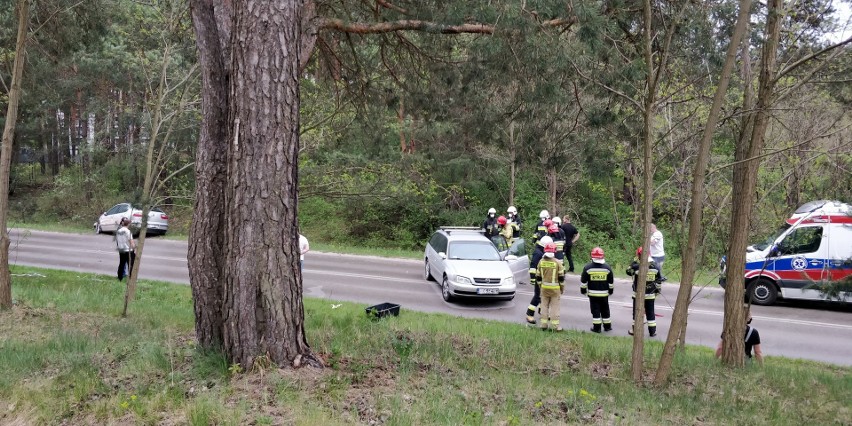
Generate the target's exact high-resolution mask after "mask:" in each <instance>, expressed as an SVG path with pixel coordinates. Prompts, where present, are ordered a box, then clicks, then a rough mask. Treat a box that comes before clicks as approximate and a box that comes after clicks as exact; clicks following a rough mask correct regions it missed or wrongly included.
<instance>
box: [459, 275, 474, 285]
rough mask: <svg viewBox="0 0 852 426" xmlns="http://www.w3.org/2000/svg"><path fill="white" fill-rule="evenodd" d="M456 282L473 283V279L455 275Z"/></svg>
mask: <svg viewBox="0 0 852 426" xmlns="http://www.w3.org/2000/svg"><path fill="white" fill-rule="evenodd" d="M456 282H457V283H459V284H467V285H473V280H471V279H470V278H468V277H463V276H461V275H456Z"/></svg>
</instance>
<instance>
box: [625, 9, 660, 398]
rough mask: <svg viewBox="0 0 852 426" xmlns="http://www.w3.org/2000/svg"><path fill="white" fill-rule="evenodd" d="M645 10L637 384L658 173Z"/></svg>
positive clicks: (635, 332) (648, 13) (635, 314)
mask: <svg viewBox="0 0 852 426" xmlns="http://www.w3.org/2000/svg"><path fill="white" fill-rule="evenodd" d="M643 10H644V24H645V30H644V46H643V47H644V51H645V67H646V71H645V72H646V79H645V84H646V88H645V90H647V93H646V94H645V100H644V105H643V111H642V118H643V128H642V145H643V150H642V159H643V169H642V172H643V173H642V174H643V185H642V253H644V255H643V256H640V258H639V271H637V275H638V276H637V277H636V290H635V291H634V296H635V299H634V300H635V303H634V304H633V305H634V309H633V318H634V322H633V356H632V358H631V363H630V366H631V373H632V376H633V381H634V382H636V383H640V382H641V381H642V372H643V371H642V370H643V364H644V358H645V326H644V324H643V322H642V318H644V317H645V303H644V302H645V281H646V279H647V277H648V254H649V253H651V251H650V238H649V237H650V235H651V215H652V214H653V210H652V206H653V196H654V192H653V191H654V169H653V166H654V165H653V154H654V153H653V151H652V149H653V146H652V144H651V120H653V119H654V93H655V92H656V89H655V84H656V82H655V81H654V62H653V58H652V56H651V54H652V51H651V49H652V47H651V0H645V1H644V2H643Z"/></svg>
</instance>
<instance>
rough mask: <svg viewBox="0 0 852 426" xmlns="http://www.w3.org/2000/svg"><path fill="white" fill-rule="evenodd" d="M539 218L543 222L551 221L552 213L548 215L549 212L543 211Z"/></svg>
mask: <svg viewBox="0 0 852 426" xmlns="http://www.w3.org/2000/svg"><path fill="white" fill-rule="evenodd" d="M538 217H539V219H541V220H545V219H550V213H548V212H547V210H542V211H541V213H539V214H538Z"/></svg>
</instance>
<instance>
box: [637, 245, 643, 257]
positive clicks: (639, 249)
mask: <svg viewBox="0 0 852 426" xmlns="http://www.w3.org/2000/svg"><path fill="white" fill-rule="evenodd" d="M636 257H642V246H639V248H637V249H636Z"/></svg>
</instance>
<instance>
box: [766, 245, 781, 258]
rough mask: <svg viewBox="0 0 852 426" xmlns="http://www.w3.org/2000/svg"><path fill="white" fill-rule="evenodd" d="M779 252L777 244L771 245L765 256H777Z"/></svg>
mask: <svg viewBox="0 0 852 426" xmlns="http://www.w3.org/2000/svg"><path fill="white" fill-rule="evenodd" d="M780 254H781V249H780V248H778V246H772V248H770V249H769V254H767V255H766V257H778V255H780Z"/></svg>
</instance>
